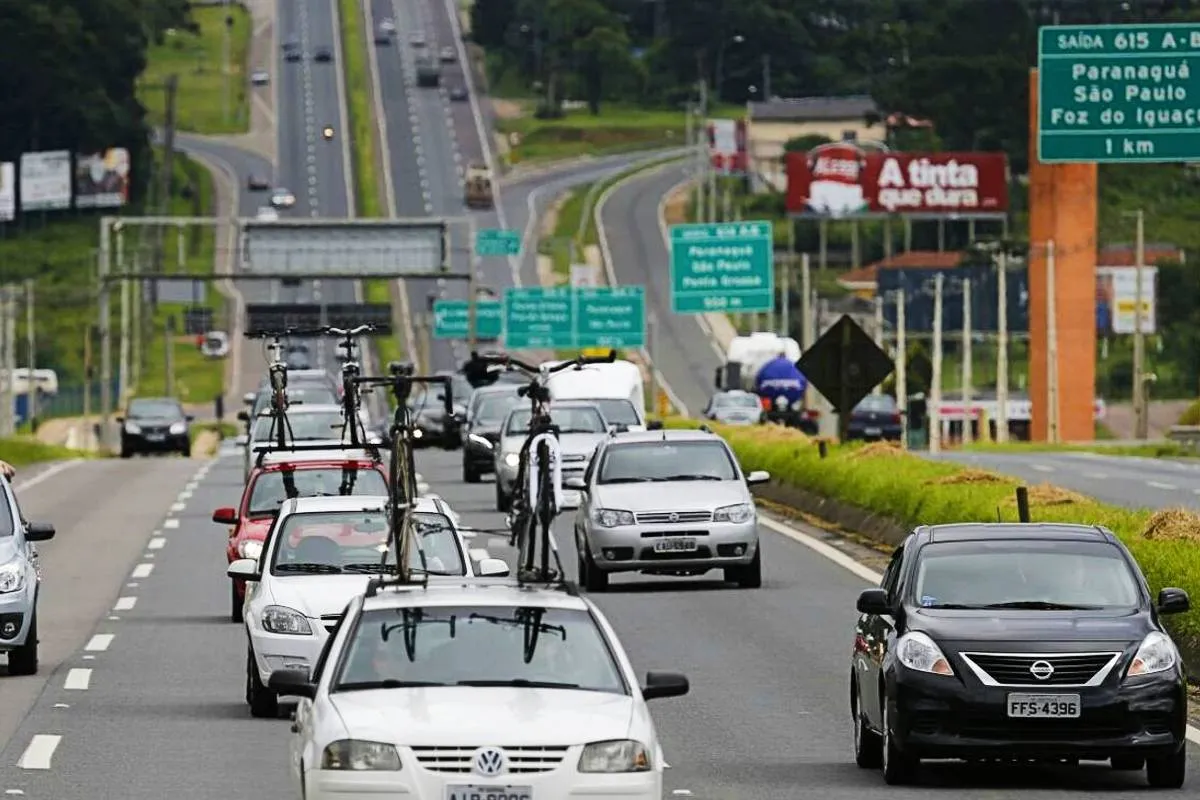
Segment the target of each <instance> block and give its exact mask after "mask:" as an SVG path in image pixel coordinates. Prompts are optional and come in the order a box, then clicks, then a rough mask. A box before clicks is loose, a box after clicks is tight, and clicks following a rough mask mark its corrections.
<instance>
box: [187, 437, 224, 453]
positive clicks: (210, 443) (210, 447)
mask: <svg viewBox="0 0 1200 800" xmlns="http://www.w3.org/2000/svg"><path fill="white" fill-rule="evenodd" d="M220 446H221V434H219V433H217V432H216V431H200V433H198V434H196V439H195V441H193V442H192V458H211V457H212V456H215V455H216V454H217V448H218V447H220Z"/></svg>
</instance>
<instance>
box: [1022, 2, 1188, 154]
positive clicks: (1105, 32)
mask: <svg viewBox="0 0 1200 800" xmlns="http://www.w3.org/2000/svg"><path fill="white" fill-rule="evenodd" d="M1038 98H1039V101H1038V159H1039V160H1040V161H1042V162H1043V163H1046V164H1066V163H1089V162H1097V163H1136V162H1141V163H1151V162H1175V161H1197V160H1200V135H1197V130H1198V128H1200V105H1198V104H1197V100H1198V99H1200V24H1170V25H1061V26H1060V25H1054V26H1047V27H1043V28H1041V30H1040V31H1039V37H1038Z"/></svg>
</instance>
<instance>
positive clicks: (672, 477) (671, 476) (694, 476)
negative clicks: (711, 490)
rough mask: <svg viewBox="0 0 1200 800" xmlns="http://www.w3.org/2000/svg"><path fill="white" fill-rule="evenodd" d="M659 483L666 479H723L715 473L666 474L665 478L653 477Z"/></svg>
mask: <svg viewBox="0 0 1200 800" xmlns="http://www.w3.org/2000/svg"><path fill="white" fill-rule="evenodd" d="M654 480H655V481H658V482H660V483H662V482H666V481H719V480H724V479H723V478H718V477H717V476H716V475H668V476H666V477H665V478H655V479H654Z"/></svg>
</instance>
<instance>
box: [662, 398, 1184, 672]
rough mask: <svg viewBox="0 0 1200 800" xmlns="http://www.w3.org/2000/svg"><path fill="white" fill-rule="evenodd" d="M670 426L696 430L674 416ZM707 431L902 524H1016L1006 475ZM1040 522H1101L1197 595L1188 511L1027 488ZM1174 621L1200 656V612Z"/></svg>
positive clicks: (783, 435) (872, 449)
mask: <svg viewBox="0 0 1200 800" xmlns="http://www.w3.org/2000/svg"><path fill="white" fill-rule="evenodd" d="M666 424H667V426H668V427H696V426H697V425H698V423H696V422H694V421H690V420H681V419H675V418H673V419H669V420H667V421H666ZM709 426H710V427H711V428H712V429H713V430H714V431H715V432H717V433H719V434H720V435H721V436H723V437H724V438H725V440H726V441H727V442H729V444H730V446H731V447H732V448H733V450H734V452H735V453H736V454H737V457H738V460H739V461H740V462H741V465H742V468H743V469H745V470H755V469H764V470H767V471H769V472H770V473H771V481H772V484H775V485H777V486H780V487H790V488H798V489H803V490H805V491H807V492H811V493H814V494H818V495H821V496H824V497H828V498H831V499H833V500H837V501H839V502H841V503H843V504H846V505H850V506H855V507H857V508H860V509H863V510H865V511H868V512H871V513H873V514H876V515H879V516H882V517H885V518H888V519H890V520H893V521H894V522H896V523H897V524H899V525H901V526H904V527H913V526H916V525H938V524H945V523H953V522H995V521H996V519H997V515H999V517H1000V518H1001V519H1003V520H1004V521H1008V522H1015V521H1017V510H1016V501H1015V489H1016V488H1017V486H1020V485H1024V482H1023V481H1020V480H1016V479H1014V478H1011V477H1009V476H1006V475H1000V474H997V473H994V472H985V471H983V470H978V469H973V468H969V467H963V466H957V465H954V464H949V463H946V462H940V461H929V460H926V459H923V458H920V457H919V456H915V455H912V454H910V453H907V452H905V451H903V450H900V449H899V448H896V447H893V446H890V445H886V444H873V445H861V444H860V445H849V446H836V445H835V446H830V447H829V449H828V457H827V458H824V459H823V458H821V457H820V454H819V451H818V448H817V447H816V440H814V439H811V438H809V437H807V436H805V435H804V434H802V433H800V432H798V431H794V430H791V429H787V428H782V427H779V426H774V425H772V426H762V427H749V428H730V427H725V426H721V425H713V424H711V423H709ZM1029 503H1030V512H1031V517H1032V518H1033V520H1034V521H1037V522H1071V523H1082V524H1087V525H1102V526H1104V527H1106V528H1108V529H1109V530H1111V531H1113V533H1115V534H1116V535H1117V536H1119V537H1120V539H1121V540H1122V541H1123V542H1124V543H1125V544H1126V545H1127V546H1128V547H1129V549H1130V551H1131V552H1132V553H1133V555H1134V557H1135V558H1136V559H1137V560H1138V563H1140V564H1141V566H1142V570H1143V571H1144V572H1145V573H1146V578H1147V579H1148V580H1149V582H1150V588H1151V591H1152V592H1158V590H1159V589H1161V588H1163V587H1164V586H1178V587H1180V588H1183V589H1186V590H1187V591H1188V593H1189V594H1190V595H1192V596H1193V597H1197V598H1200V546H1198V545H1200V515H1197V514H1196V513H1194V512H1191V511H1187V510H1184V509H1168V510H1165V511H1152V510H1148V509H1147V510H1131V509H1126V508H1118V507H1116V506H1111V505H1107V504H1104V503H1099V502H1096V501H1095V500H1093V499H1091V498H1088V497H1084V496H1082V495H1079V494H1076V493H1074V492H1070V491H1067V490H1065V489H1061V488H1059V487H1056V486H1052V485H1050V484H1042V485H1040V486H1032V487H1030V488H1029ZM1168 624H1169V625H1170V626H1171V628H1172V631H1173V633H1174V634H1175V635H1176V638H1177V640H1179V642H1180V645H1181V646H1184V645H1186V647H1187V649H1188V650H1190V651H1191V652H1193V653H1195V652H1200V606H1198V607H1197V608H1196V610H1194V611H1191V612H1189V613H1186V614H1181V615H1179V616H1177V617H1170V618H1169V620H1168Z"/></svg>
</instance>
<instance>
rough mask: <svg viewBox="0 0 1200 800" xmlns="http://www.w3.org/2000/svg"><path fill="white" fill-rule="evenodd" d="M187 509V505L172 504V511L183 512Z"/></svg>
mask: <svg viewBox="0 0 1200 800" xmlns="http://www.w3.org/2000/svg"><path fill="white" fill-rule="evenodd" d="M185 508H187V503H172V504H171V510H172V511H183V510H184V509H185Z"/></svg>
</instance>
